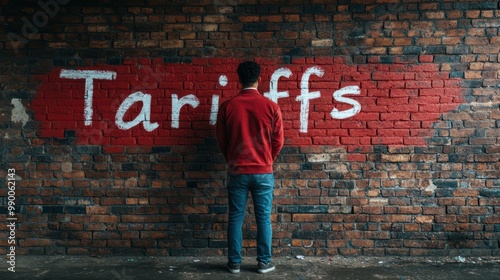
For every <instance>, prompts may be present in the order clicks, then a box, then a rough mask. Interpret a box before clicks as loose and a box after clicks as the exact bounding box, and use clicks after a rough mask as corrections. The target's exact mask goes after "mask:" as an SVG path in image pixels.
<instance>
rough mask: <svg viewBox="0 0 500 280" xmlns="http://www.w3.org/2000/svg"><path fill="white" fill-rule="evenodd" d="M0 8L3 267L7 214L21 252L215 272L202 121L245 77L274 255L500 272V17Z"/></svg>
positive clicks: (407, 6)
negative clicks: (423, 261) (424, 260)
mask: <svg viewBox="0 0 500 280" xmlns="http://www.w3.org/2000/svg"><path fill="white" fill-rule="evenodd" d="M0 4H1V6H0V30H1V32H0V104H1V106H0V143H1V146H0V155H1V161H0V166H1V170H0V178H2V179H0V184H1V185H0V198H1V199H0V220H2V223H1V225H0V253H2V254H7V253H8V252H9V250H10V249H9V246H12V244H8V240H9V239H8V238H9V236H10V234H11V229H10V228H8V223H7V222H6V221H7V219H8V218H9V217H12V216H15V218H17V220H16V228H15V246H16V253H17V254H84V255H130V254H139V255H143V254H144V255H168V256H181V255H196V256H199V255H224V254H225V253H226V240H225V238H226V229H227V193H226V187H225V184H226V172H225V162H224V159H223V157H222V155H221V153H220V152H219V151H218V148H217V143H216V140H215V138H214V123H215V118H216V113H217V109H218V105H219V104H220V103H221V102H222V101H224V100H226V99H228V98H229V97H231V96H234V95H235V94H237V92H238V83H237V82H238V79H237V75H236V74H235V72H236V67H237V65H238V63H240V62H242V61H244V60H247V59H250V60H256V61H258V62H259V63H260V64H261V65H262V69H263V72H262V78H263V81H262V83H261V85H260V90H261V92H262V93H263V94H264V95H266V96H267V97H269V98H270V99H272V100H274V101H275V102H277V103H278V104H279V105H280V107H281V109H282V111H283V116H284V125H285V137H286V140H285V147H284V148H283V150H282V152H281V153H280V155H279V157H278V159H277V162H276V164H275V166H274V169H275V176H276V181H275V191H274V195H275V199H274V206H273V210H272V221H273V230H274V236H273V247H274V254H275V255H276V256H284V255H297V254H300V255H317V256H324V255H344V256H354V255H367V256H371V255H376V256H385V255H399V256H422V255H433V256H435V255H451V256H453V255H462V256H471V255H476V256H477V255H482V256H488V255H499V254H500V178H499V176H500V172H499V170H500V161H499V156H500V138H499V136H500V129H499V128H500V110H499V104H500V94H499V91H498V87H499V84H500V80H499V75H500V63H499V59H500V57H499V51H500V10H499V8H500V1H474V0H464V1H450V0H440V1H419V0H352V1H348V0H328V1H326V0H193V1H159V0H122V1H111V0H104V1H76V0H41V1H33V0H29V1H9V0H0ZM9 169H15V172H14V173H12V172H10V171H12V170H10V171H9ZM9 182H15V191H14V192H15V194H14V193H9V189H8V185H9ZM11 185H12V184H11ZM9 196H13V197H15V200H14V202H15V209H14V213H13V215H10V211H9V209H8V204H9V201H11V200H9ZM252 214H253V209H252V206H251V205H249V206H248V215H247V218H246V220H245V223H244V250H245V254H249V255H250V254H252V255H254V254H255V253H256V252H255V251H256V248H255V246H256V243H255V240H254V239H255V237H256V226H255V223H254V218H253V215H252ZM4 221H5V222H4Z"/></svg>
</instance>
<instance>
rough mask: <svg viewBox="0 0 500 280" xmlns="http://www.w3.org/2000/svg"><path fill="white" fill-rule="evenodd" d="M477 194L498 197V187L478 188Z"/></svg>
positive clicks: (499, 190)
mask: <svg viewBox="0 0 500 280" xmlns="http://www.w3.org/2000/svg"><path fill="white" fill-rule="evenodd" d="M479 195H480V196H484V197H500V189H480V190H479Z"/></svg>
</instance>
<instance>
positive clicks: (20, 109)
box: [11, 98, 29, 126]
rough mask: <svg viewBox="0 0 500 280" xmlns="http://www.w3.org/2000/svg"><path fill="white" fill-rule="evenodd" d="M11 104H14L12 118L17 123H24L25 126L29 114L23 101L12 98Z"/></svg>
mask: <svg viewBox="0 0 500 280" xmlns="http://www.w3.org/2000/svg"><path fill="white" fill-rule="evenodd" d="M11 104H12V105H14V108H13V109H12V115H11V120H12V121H13V122H15V123H23V126H25V125H26V123H27V122H28V120H29V116H28V114H27V113H26V108H25V107H24V105H23V103H21V99H17V98H12V101H11Z"/></svg>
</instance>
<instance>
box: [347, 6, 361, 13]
mask: <svg viewBox="0 0 500 280" xmlns="http://www.w3.org/2000/svg"><path fill="white" fill-rule="evenodd" d="M349 11H351V12H353V13H363V12H365V5H363V4H351V5H349Z"/></svg>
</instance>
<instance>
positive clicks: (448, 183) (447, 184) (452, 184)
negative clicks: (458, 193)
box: [433, 180, 458, 189]
mask: <svg viewBox="0 0 500 280" xmlns="http://www.w3.org/2000/svg"><path fill="white" fill-rule="evenodd" d="M433 183H434V185H436V186H437V187H438V188H453V189H455V188H457V187H458V181H455V180H434V181H433Z"/></svg>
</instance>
